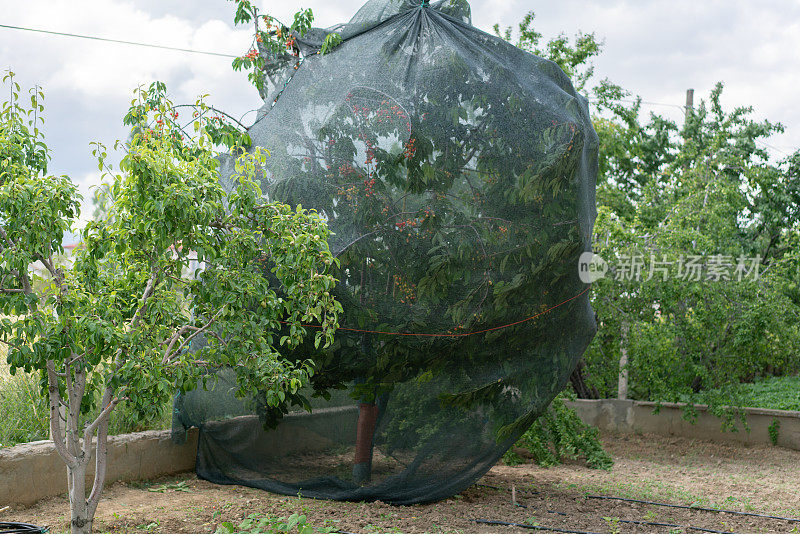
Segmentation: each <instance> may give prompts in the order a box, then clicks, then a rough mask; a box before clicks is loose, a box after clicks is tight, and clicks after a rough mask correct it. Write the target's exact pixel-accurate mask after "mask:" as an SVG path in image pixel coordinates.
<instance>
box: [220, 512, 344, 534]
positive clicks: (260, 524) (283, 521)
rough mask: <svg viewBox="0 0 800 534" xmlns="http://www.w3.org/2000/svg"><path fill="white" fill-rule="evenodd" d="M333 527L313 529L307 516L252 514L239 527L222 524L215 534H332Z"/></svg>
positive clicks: (231, 524)
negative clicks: (319, 533)
mask: <svg viewBox="0 0 800 534" xmlns="http://www.w3.org/2000/svg"><path fill="white" fill-rule="evenodd" d="M334 531H335V529H334V528H333V527H313V526H311V525H309V524H308V520H307V518H306V516H305V515H300V514H296V513H295V514H292V515H290V516H289V517H277V518H276V517H274V516H271V515H262V514H250V515H249V516H247V518H245V519H244V520H243V521H242V522H241V523H239V524H238V525H234V524H233V523H231V522H230V521H226V522H224V523H222V524H221V525H220V526H219V527H218V528H217V530H216V532H215V534H284V533H285V534H288V533H295V532H296V533H297V534H313V533H315V532H322V533H331V532H334Z"/></svg>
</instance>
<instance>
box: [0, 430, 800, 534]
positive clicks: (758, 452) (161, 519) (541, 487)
mask: <svg viewBox="0 0 800 534" xmlns="http://www.w3.org/2000/svg"><path fill="white" fill-rule="evenodd" d="M603 442H604V444H605V446H606V447H607V449H608V450H609V451H610V452H611V453H612V454H613V456H614V459H615V462H616V464H615V466H614V468H613V469H612V470H611V471H608V472H606V471H596V470H591V469H587V468H586V467H584V466H582V465H579V464H567V465H563V466H559V467H555V468H550V469H542V468H539V467H536V466H533V465H523V466H519V467H507V466H502V465H500V466H496V467H495V468H493V469H492V470H491V471H490V472H489V473H488V474H487V475H486V476H485V477H484V478H483V479H482V480H481V481H480V483H479V485H476V486H473V487H471V488H469V489H468V490H467V491H465V492H464V493H462V494H461V495H458V496H456V497H453V498H451V499H448V500H446V501H443V502H439V503H436V504H429V505H418V506H407V507H395V506H390V505H387V504H384V503H381V502H375V503H342V502H329V501H314V500H310V499H305V498H298V497H285V496H280V495H273V494H270V493H266V492H263V491H260V490H255V489H251V488H244V487H238V486H217V485H213V484H210V483H208V482H206V481H203V480H198V479H197V478H196V477H194V476H190V475H186V476H183V477H178V478H170V479H163V480H153V481H145V482H138V483H129V484H115V485H113V486H112V487H110V488H108V489H107V490H106V493H105V495H104V499H103V501H102V502H101V504H100V508H99V510H98V514H97V520H96V522H95V530H96V531H97V532H126V533H141V532H145V531H149V532H159V533H213V532H214V531H215V530H216V528H217V527H218V526H219V525H220V524H221V523H222V522H223V521H232V522H235V523H237V524H238V522H239V521H240V520H241V519H242V518H243V517H245V516H247V515H249V514H253V513H257V514H274V515H278V516H288V515H290V514H292V513H294V512H297V513H302V514H305V515H306V516H307V517H308V523H309V524H310V525H314V526H317V527H325V526H328V527H334V528H335V529H336V530H340V531H343V532H349V533H354V534H381V533H407V534H416V533H419V534H422V533H431V534H433V533H456V532H459V533H468V532H479V533H506V534H508V533H512V532H525V531H526V530H525V529H522V528H520V527H512V526H501V525H490V524H482V523H477V522H475V520H488V521H505V522H510V523H522V524H528V525H539V526H542V527H551V528H557V529H562V531H563V532H567V531H584V532H592V533H603V534H605V533H612V534H614V533H628V532H630V533H645V532H647V533H650V532H654V533H655V532H658V533H676V534H677V533H684V532H686V533H694V532H703V530H702V529H706V530H705V531H706V532H713V531H719V532H735V533H751V532H763V533H771V532H800V522H789V521H785V520H774V519H766V518H759V517H752V516H737V515H732V514H727V513H714V512H705V511H700V510H694V509H692V510H687V509H679V508H668V507H660V506H653V505H649V504H642V503H631V502H624V501H618V500H608V499H598V498H593V497H590V495H594V496H614V497H626V498H634V499H640V500H648V501H659V502H667V503H672V504H680V505H693V506H701V507H713V508H723V509H727V510H735V511H743V512H751V513H760V514H769V515H779V516H784V517H796V518H800V452H796V451H789V450H786V449H779V448H772V447H769V448H768V447H743V446H734V445H723V444H717V443H711V442H704V441H695V440H686V439H682V438H664V437H658V436H618V435H605V436H603ZM512 486H513V487H514V488H515V493H516V499H517V504H516V505H515V504H514V503H513V502H512V499H511V491H510V490H511V488H512ZM520 505H523V506H524V507H523V506H520ZM66 510H67V502H66V499H65V498H63V497H59V498H54V499H49V500H47V501H43V502H41V503H39V504H38V505H36V506H34V507H32V508H27V509H23V510H13V511H6V512H5V513H3V514H0V521H26V522H32V523H35V524H38V525H50V526H51V527H52V532H54V533H59V532H62V531H66V528H67V515H66ZM632 522H648V523H661V524H669V525H682V526H683V527H699V528H693V529H691V528H683V527H676V526H665V525H653V524H639V523H632Z"/></svg>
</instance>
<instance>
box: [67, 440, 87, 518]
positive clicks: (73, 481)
mask: <svg viewBox="0 0 800 534" xmlns="http://www.w3.org/2000/svg"><path fill="white" fill-rule="evenodd" d="M90 439H91V438H90ZM86 465H87V462H85V461H82V462H79V463H78V465H76V466H75V467H69V466H68V467H67V476H68V478H69V509H70V534H90V533H91V532H92V519H93V518H91V517H89V510H88V508H89V507H88V503H87V502H86Z"/></svg>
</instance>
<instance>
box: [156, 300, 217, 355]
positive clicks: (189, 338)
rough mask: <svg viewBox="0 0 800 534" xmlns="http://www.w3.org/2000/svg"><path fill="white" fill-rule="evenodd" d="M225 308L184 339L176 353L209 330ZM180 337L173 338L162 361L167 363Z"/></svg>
mask: <svg viewBox="0 0 800 534" xmlns="http://www.w3.org/2000/svg"><path fill="white" fill-rule="evenodd" d="M224 309H225V308H224V307H222V308H220V309H219V311H217V313H215V314H214V316H213V317H212V318H211V319H210V320H209V321H208V322H207V323H206V324H205V326H203V327H202V328H198V329H197V330H195V332H194V333H193V334H192V335H191V336H189V337H187V338H186V339H184V340H183V343H181V344H180V346H179V347H178V349H177V350H176V351H175V354H180V352H181V351H182V350H183V347H185V346H186V344H187V343H189V342H190V341H191V340H193V339H194V338H195V337H197V336H198V335H200V334H202V333H203V332H205V331H206V330H208V328H209V327H210V326H211V325H212V324H214V321H216V320H217V319H218V318H219V316H220V314H221V313H222V311H223V310H224ZM181 330H183V328H181ZM178 339H180V336H175V337H174V338H173V340H172V342H171V343H170V344H169V347H167V350H166V352H165V353H164V358H163V359H162V360H161V362H162V363H167V362H168V361H169V360H170V352H171V351H172V347H173V346H175V343H176V342H177V340H178Z"/></svg>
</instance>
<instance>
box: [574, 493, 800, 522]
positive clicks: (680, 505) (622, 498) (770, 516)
mask: <svg viewBox="0 0 800 534" xmlns="http://www.w3.org/2000/svg"><path fill="white" fill-rule="evenodd" d="M586 498H587V499H606V500H609V501H625V502H636V503H639V504H650V505H652V506H665V507H667V508H682V509H685V510H700V511H702V512H716V513H718V514H733V515H746V516H748V517H762V518H764V519H777V520H780V521H790V522H792V523H800V519H795V518H793V517H780V516H777V515H766V514H756V513H753V512H736V511H734V510H721V509H719V508H703V507H701V506H688V505H685V504H669V503H665V502H653V501H641V500H639V499H626V498H624V497H608V496H606V495H587V496H586Z"/></svg>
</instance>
